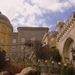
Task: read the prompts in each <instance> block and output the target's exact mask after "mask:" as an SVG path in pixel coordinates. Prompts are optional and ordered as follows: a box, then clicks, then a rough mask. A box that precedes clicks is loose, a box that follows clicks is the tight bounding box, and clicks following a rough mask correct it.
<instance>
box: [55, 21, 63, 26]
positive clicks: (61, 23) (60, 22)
mask: <svg viewBox="0 0 75 75" xmlns="http://www.w3.org/2000/svg"><path fill="white" fill-rule="evenodd" d="M63 25H64V22H63V21H62V20H59V21H57V23H56V27H58V26H63Z"/></svg>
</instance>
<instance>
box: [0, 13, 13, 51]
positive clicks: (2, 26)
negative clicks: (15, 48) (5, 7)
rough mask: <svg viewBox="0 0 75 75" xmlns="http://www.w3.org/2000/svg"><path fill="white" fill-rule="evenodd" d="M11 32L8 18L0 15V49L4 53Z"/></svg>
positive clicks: (11, 28)
mask: <svg viewBox="0 0 75 75" xmlns="http://www.w3.org/2000/svg"><path fill="white" fill-rule="evenodd" d="M11 32H13V27H12V25H11V23H10V22H9V21H8V18H7V17H6V16H4V15H2V13H0V47H1V48H2V49H3V50H5V51H6V52H7V51H8V50H7V47H8V34H9V33H11Z"/></svg>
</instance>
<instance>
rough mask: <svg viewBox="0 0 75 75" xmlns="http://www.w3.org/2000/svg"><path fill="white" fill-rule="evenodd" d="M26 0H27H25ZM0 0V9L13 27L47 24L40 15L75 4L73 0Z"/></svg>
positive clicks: (65, 8)
mask: <svg viewBox="0 0 75 75" xmlns="http://www.w3.org/2000/svg"><path fill="white" fill-rule="evenodd" d="M27 1H28V0H27ZM27 1H26V0H0V11H2V13H3V14H5V15H6V16H7V17H8V18H9V19H10V21H11V23H12V25H13V27H15V28H16V29H17V26H35V27H36V26H40V25H41V26H44V27H46V26H48V27H50V28H51V27H52V26H53V25H51V24H50V25H48V24H47V23H45V21H46V19H42V18H39V19H38V18H37V16H40V17H42V16H43V13H48V12H50V11H53V12H64V11H65V10H67V9H69V8H71V7H73V6H75V0H63V1H62V2H60V0H29V1H31V3H32V4H30V3H29V1H28V2H27Z"/></svg>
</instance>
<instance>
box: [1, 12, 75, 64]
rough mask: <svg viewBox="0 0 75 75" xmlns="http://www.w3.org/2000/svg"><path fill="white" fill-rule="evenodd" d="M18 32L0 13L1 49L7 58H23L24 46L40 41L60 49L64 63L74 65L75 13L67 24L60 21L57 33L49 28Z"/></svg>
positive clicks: (56, 28) (24, 29)
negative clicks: (14, 30) (27, 43)
mask: <svg viewBox="0 0 75 75" xmlns="http://www.w3.org/2000/svg"><path fill="white" fill-rule="evenodd" d="M17 30H18V32H13V26H12V25H11V23H10V21H9V19H8V18H7V17H6V16H5V15H3V14H2V13H1V12H0V47H1V48H2V49H4V50H5V51H6V52H7V56H9V57H11V56H13V55H14V56H15V57H16V55H18V56H19V57H21V56H22V53H23V49H24V47H23V45H24V44H25V43H26V42H33V41H34V40H38V41H40V42H42V43H43V45H46V44H49V47H50V48H52V47H56V48H58V50H59V52H60V54H61V56H62V61H63V62H65V63H73V64H74V62H73V59H74V56H75V53H74V52H75V51H74V50H75V12H73V13H72V14H71V15H70V17H69V18H68V19H67V21H66V22H63V21H61V20H59V21H58V22H57V23H56V26H55V31H49V28H47V27H18V28H17ZM31 52H32V51H31V49H28V48H26V52H25V54H26V56H28V55H29V54H31Z"/></svg>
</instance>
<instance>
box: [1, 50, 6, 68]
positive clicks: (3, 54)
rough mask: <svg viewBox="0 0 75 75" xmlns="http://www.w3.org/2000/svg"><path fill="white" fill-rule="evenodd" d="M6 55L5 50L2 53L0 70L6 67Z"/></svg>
mask: <svg viewBox="0 0 75 75" xmlns="http://www.w3.org/2000/svg"><path fill="white" fill-rule="evenodd" d="M5 54H6V52H5V51H4V50H1V51H0V69H2V68H3V67H4V65H5Z"/></svg>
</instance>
